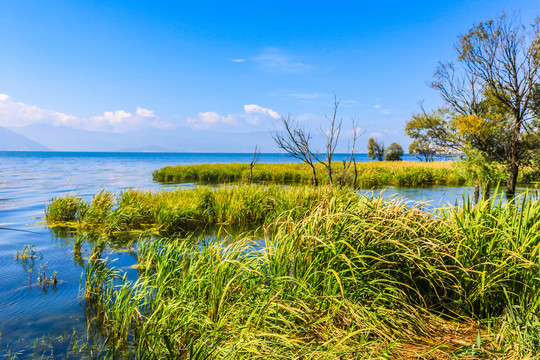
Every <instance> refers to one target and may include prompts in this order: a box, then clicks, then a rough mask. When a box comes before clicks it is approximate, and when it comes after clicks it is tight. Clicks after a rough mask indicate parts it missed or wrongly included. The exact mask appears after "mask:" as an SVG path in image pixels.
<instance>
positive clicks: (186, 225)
mask: <svg viewBox="0 0 540 360" xmlns="http://www.w3.org/2000/svg"><path fill="white" fill-rule="evenodd" d="M342 191H343V190H340V189H337V188H336V189H333V188H326V187H321V188H319V189H313V188H310V187H299V188H294V189H287V190H286V191H283V188H281V187H278V186H269V187H261V186H233V187H225V186H224V187H220V188H213V189H210V188H204V187H199V188H193V189H185V190H184V189H179V190H172V191H161V192H157V193H152V192H148V191H146V192H144V191H138V190H133V189H129V190H125V191H122V192H121V193H120V194H119V195H118V196H117V197H115V196H114V195H113V194H111V193H108V192H104V191H102V192H100V193H99V194H98V195H96V196H94V198H93V199H92V201H91V202H90V203H88V204H87V203H85V202H84V201H83V200H82V199H80V198H73V197H69V199H70V201H66V200H65V199H64V198H55V199H52V200H51V201H50V203H49V205H48V206H47V209H49V208H55V209H58V211H63V206H70V207H71V206H72V204H76V206H78V208H76V211H74V212H72V216H71V217H67V218H65V219H64V220H65V221H68V222H69V221H75V222H76V225H75V226H77V227H78V228H80V229H81V230H84V231H86V232H88V233H89V234H90V235H92V236H98V235H100V234H102V235H107V236H108V237H118V236H122V235H125V234H127V233H130V232H134V231H151V232H152V231H153V232H155V231H159V232H162V233H172V232H178V231H184V232H185V231H192V230H196V229H202V228H205V227H208V226H212V225H236V226H242V225H246V226H247V225H254V226H258V225H263V224H265V223H270V222H271V221H272V220H273V219H274V218H276V217H277V216H278V215H279V214H281V213H282V212H283V211H287V210H290V209H294V211H295V213H296V214H297V216H300V215H301V214H303V213H305V212H307V211H309V210H310V209H311V207H313V206H315V205H316V204H317V203H318V201H319V199H320V198H321V197H323V196H328V195H329V194H339V193H340V192H342ZM48 214H49V213H48V212H47V213H46V219H47V221H49V223H50V224H51V225H55V226H61V225H65V224H61V223H59V222H58V221H55V222H53V220H55V219H56V218H54V217H52V216H49V215H48Z"/></svg>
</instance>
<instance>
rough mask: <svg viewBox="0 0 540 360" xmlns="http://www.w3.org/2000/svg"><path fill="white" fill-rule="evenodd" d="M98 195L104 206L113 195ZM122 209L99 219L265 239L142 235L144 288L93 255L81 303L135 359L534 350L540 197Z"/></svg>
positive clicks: (259, 191)
mask: <svg viewBox="0 0 540 360" xmlns="http://www.w3.org/2000/svg"><path fill="white" fill-rule="evenodd" d="M53 201H55V200H53ZM100 202H101V203H104V204H105V207H106V208H107V209H109V208H108V206H109V205H107V204H109V203H111V201H107V202H104V201H101V200H100ZM113 202H114V206H112V207H111V208H110V210H107V211H103V212H102V214H103V218H92V219H93V220H92V221H96V223H98V224H102V226H103V227H104V228H107V227H108V226H110V225H109V221H111V220H109V219H110V218H114V219H116V220H115V221H114V222H112V223H114V224H118V223H119V222H118V220H117V219H124V220H123V221H124V222H123V224H126V225H125V226H121V227H118V228H119V229H125V228H132V227H134V228H145V227H148V226H156V225H157V224H159V228H161V229H167V230H168V231H170V232H171V234H172V232H173V231H178V230H185V229H192V228H194V227H196V226H200V225H201V224H209V223H215V224H235V225H243V224H246V223H250V224H255V225H261V226H263V227H262V229H261V230H262V231H259V233H263V234H265V235H263V236H262V237H260V238H258V239H253V238H252V237H251V236H248V234H246V235H245V236H236V237H234V238H228V239H214V240H210V241H205V242H200V241H198V240H197V238H194V237H191V236H189V235H187V236H186V235H179V236H177V237H168V238H162V239H148V238H147V239H143V240H140V241H139V242H138V245H137V248H138V250H137V258H138V264H137V268H138V271H139V277H138V279H137V280H135V281H128V280H127V279H126V277H125V276H123V275H122V274H121V273H120V272H119V271H118V270H116V269H114V268H112V267H110V266H109V265H108V264H107V263H106V262H105V261H102V260H99V257H97V256H96V257H95V258H93V259H92V260H91V261H90V262H89V263H88V265H87V270H86V278H85V288H86V291H85V294H86V297H87V301H89V302H91V303H92V304H94V305H95V306H96V308H97V309H99V311H98V313H99V314H100V315H99V317H100V321H101V326H102V327H103V329H104V331H106V333H107V338H108V339H109V340H110V344H109V346H111V347H112V348H116V347H120V346H125V344H130V346H131V347H128V348H129V349H130V351H131V352H132V354H131V355H129V356H133V357H138V358H175V359H176V358H186V359H197V358H199V359H202V358H212V359H221V358H232V359H239V358H246V359H247V358H271V359H284V358H287V359H290V358H291V357H292V358H304V359H347V358H351V359H352V358H378V357H386V358H411V357H422V356H424V357H427V358H443V359H444V358H448V359H451V358H457V357H462V356H463V357H466V356H476V357H484V358H508V359H510V358H516V359H517V358H535V357H536V356H537V355H536V354H538V353H540V339H539V336H538V330H539V326H540V325H539V324H540V312H539V307H540V299H539V297H538V292H539V290H540V289H539V286H540V254H539V251H540V235H538V234H539V231H538V230H539V228H540V203H539V202H537V201H535V200H533V199H531V198H530V197H523V198H522V199H517V200H515V201H514V202H511V203H506V202H504V201H502V199H501V198H499V199H497V198H493V199H492V201H491V202H488V201H484V202H480V203H479V204H476V205H474V204H472V203H471V202H470V201H465V202H464V204H463V205H462V206H453V207H445V208H440V209H433V210H426V206H425V204H423V203H407V202H404V201H402V200H399V199H393V200H388V201H387V200H384V199H382V198H370V197H365V196H359V195H358V194H357V193H356V192H354V191H347V190H340V189H335V188H326V187H320V188H319V189H314V188H312V187H309V186H308V187H299V188H296V187H295V188H282V187H276V186H273V187H272V186H270V187H257V186H250V187H247V186H246V187H241V186H240V187H221V188H216V189H210V188H197V189H191V190H175V191H164V192H159V193H149V192H138V191H135V190H129V191H126V192H124V193H122V194H121V195H119V196H117V197H116V198H115V201H113ZM83 206H86V207H88V208H91V207H92V206H94V204H89V205H83ZM119 209H122V210H121V211H123V212H125V214H124V215H122V216H120V215H115V212H116V211H119ZM97 212H98V211H96V213H97ZM126 214H127V215H126ZM129 214H132V215H133V219H132V218H131V217H130V216H128V215H129ZM79 221H80V222H81V223H82V224H85V223H86V221H87V220H85V219H84V217H82V218H81V219H79ZM115 226H117V225H115ZM114 231H116V230H114ZM100 239H105V238H104V237H102V238H100ZM98 245H99V244H98ZM96 246H97V245H96ZM101 246H102V245H101ZM96 254H99V253H98V252H96ZM452 334H453V335H452ZM422 354H424V355H422Z"/></svg>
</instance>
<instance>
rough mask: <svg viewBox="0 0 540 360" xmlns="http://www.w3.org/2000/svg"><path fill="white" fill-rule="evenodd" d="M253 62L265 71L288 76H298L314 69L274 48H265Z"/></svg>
mask: <svg viewBox="0 0 540 360" xmlns="http://www.w3.org/2000/svg"><path fill="white" fill-rule="evenodd" d="M253 60H255V61H256V62H257V63H258V64H259V65H260V66H261V67H262V68H263V69H265V70H269V71H277V72H281V73H287V74H297V73H301V72H305V71H306V70H310V69H311V68H312V66H311V65H307V64H304V63H302V62H299V61H295V60H294V59H293V58H292V57H291V56H290V55H288V54H285V53H284V52H283V51H281V50H279V49H277V48H273V47H267V48H264V49H263V51H262V52H261V53H260V54H259V55H257V56H255V57H254V58H253Z"/></svg>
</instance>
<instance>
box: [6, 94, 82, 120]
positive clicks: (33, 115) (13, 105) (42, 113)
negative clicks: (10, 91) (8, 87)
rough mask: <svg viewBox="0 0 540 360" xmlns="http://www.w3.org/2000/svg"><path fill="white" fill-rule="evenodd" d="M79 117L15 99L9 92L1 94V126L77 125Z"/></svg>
mask: <svg viewBox="0 0 540 360" xmlns="http://www.w3.org/2000/svg"><path fill="white" fill-rule="evenodd" d="M77 123H79V120H78V119H77V117H75V116H73V115H68V114H64V113H60V112H56V111H53V110H45V109H40V108H38V107H37V106H32V105H27V104H25V103H21V102H16V101H13V99H12V98H11V97H10V96H9V95H7V94H0V126H26V125H31V124H50V125H72V124H73V125H76V124H77Z"/></svg>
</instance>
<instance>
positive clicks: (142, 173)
mask: <svg viewBox="0 0 540 360" xmlns="http://www.w3.org/2000/svg"><path fill="white" fill-rule="evenodd" d="M251 157H252V155H251V154H181V153H174V154H169V153H55V152H0V227H2V228H10V229H17V230H25V231H30V232H21V231H13V230H2V229H0V274H2V275H1V276H0V357H1V356H4V355H9V354H11V355H13V354H14V353H18V358H32V356H33V354H34V351H38V352H37V354H38V355H41V354H42V353H43V352H44V351H45V354H47V355H50V353H51V351H52V352H53V354H54V357H55V358H64V357H65V352H66V349H67V346H68V345H69V339H70V337H71V336H72V334H73V333H76V334H77V336H78V337H79V339H80V338H81V337H85V335H86V319H85V311H84V303H83V302H82V301H81V299H80V298H79V295H78V294H79V283H80V279H81V274H82V273H83V271H84V267H83V266H84V265H83V264H81V263H80V262H79V261H77V259H74V256H73V252H72V249H73V243H72V239H69V238H66V237H63V238H62V237H58V236H55V235H54V234H52V233H51V231H50V230H49V229H48V228H47V227H45V226H44V225H43V220H44V219H43V216H44V212H43V210H44V207H45V205H46V204H47V202H48V201H49V199H51V198H53V197H59V196H64V195H66V194H68V193H70V194H77V195H80V196H83V197H86V198H91V196H92V195H93V194H95V193H97V192H99V191H101V190H102V189H107V190H109V191H113V192H118V191H120V190H122V189H126V188H129V187H133V188H138V189H152V190H159V189H163V188H171V187H189V186H192V184H182V185H162V184H159V183H156V182H154V181H152V172H153V171H154V170H156V169H158V168H161V167H163V166H166V165H175V164H197V163H214V162H223V163H228V162H249V161H250V160H251ZM362 159H363V160H365V161H367V160H368V159H367V157H365V156H364V157H363V158H362ZM407 160H409V159H407ZM260 161H261V162H274V163H275V162H285V161H292V160H291V159H290V158H285V157H283V156H281V155H279V154H262V155H261V158H260ZM380 192H381V190H380V189H379V190H375V191H374V193H375V194H378V193H380ZM398 192H399V193H400V194H401V195H400V196H403V197H405V198H407V199H411V200H426V201H432V203H433V204H434V205H442V204H446V203H447V202H450V203H454V202H455V201H456V200H460V199H461V198H462V196H463V195H468V194H470V193H471V192H472V189H470V188H463V187H446V186H437V187H426V188H396V187H388V188H386V189H385V190H384V193H383V194H384V195H383V196H395V194H396V193H398ZM28 244H32V245H34V246H35V250H36V252H37V253H38V256H37V257H36V258H35V259H34V260H33V261H26V262H23V261H21V260H18V261H17V260H16V259H15V254H16V252H17V250H21V249H22V247H23V246H24V245H28ZM83 256H88V254H87V253H86V254H84V255H83ZM115 256H117V257H118V261H117V262H116V263H115V265H116V266H120V267H123V268H124V269H129V266H130V265H131V264H132V263H133V262H134V254H131V253H129V252H122V253H119V254H115ZM43 268H45V271H46V276H51V275H52V273H53V271H56V272H57V274H58V275H57V277H58V279H60V283H59V284H58V286H56V289H51V288H49V289H47V290H44V289H43V288H41V287H39V286H38V285H37V276H38V273H39V272H41V271H42V270H43ZM31 270H32V272H30V271H31ZM29 280H30V281H29ZM43 336H45V338H44V337H43ZM66 339H67V340H66ZM36 349H37V350H36ZM38 357H39V356H38ZM70 358H73V357H72V356H70Z"/></svg>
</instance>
